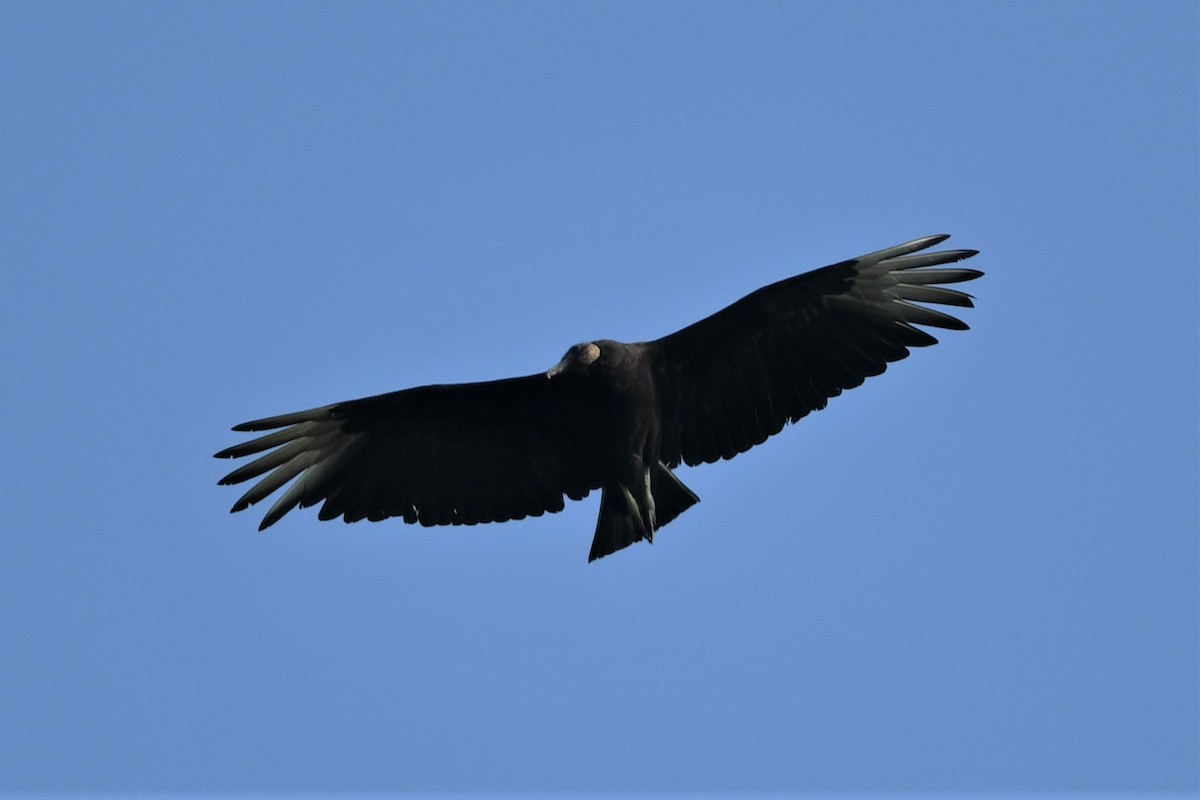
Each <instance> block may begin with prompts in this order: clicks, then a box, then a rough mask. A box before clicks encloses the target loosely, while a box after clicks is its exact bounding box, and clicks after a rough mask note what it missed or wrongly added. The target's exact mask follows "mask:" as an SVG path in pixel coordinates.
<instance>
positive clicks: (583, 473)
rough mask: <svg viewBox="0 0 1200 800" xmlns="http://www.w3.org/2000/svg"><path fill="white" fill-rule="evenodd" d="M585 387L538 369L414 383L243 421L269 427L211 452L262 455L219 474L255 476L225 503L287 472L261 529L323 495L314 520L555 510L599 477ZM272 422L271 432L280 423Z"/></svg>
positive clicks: (243, 502)
mask: <svg viewBox="0 0 1200 800" xmlns="http://www.w3.org/2000/svg"><path fill="white" fill-rule="evenodd" d="M585 391H586V387H584V386H583V385H582V382H579V381H573V380H570V379H560V380H554V381H551V380H549V379H548V378H547V377H546V376H545V375H531V376H528V377H524V378H513V379H510V380H502V381H492V382H488V383H468V384H458V385H447V386H422V387H420V388H416V389H408V390H406V391H401V392H393V393H391V394H384V395H379V396H377V397H368V398H365V399H362V400H352V401H349V402H345V403H335V404H334V405H329V406H324V407H322V408H314V409H312V410H310V411H299V412H296V413H294V414H284V415H282V416H278V417H269V418H267V419H260V420H256V421H254V422H247V423H244V424H242V425H238V426H237V427H235V428H234V430H235V431H255V432H257V431H271V430H273V431H274V432H273V433H268V434H267V435H265V436H261V437H259V438H257V439H252V440H250V441H248V442H244V443H242V444H239V445H235V446H233V447H230V448H228V449H226V450H222V451H221V452H219V453H217V454H216V457H217V458H241V457H243V456H249V455H254V454H256V453H264V451H266V452H265V454H264V455H262V456H259V457H258V458H257V459H255V460H254V461H251V462H250V463H248V464H246V465H245V466H242V467H241V468H239V469H236V470H234V471H233V472H231V473H229V474H228V475H226V476H225V477H224V478H222V479H221V481H220V483H221V484H223V485H224V484H233V483H241V482H243V481H247V480H251V479H255V478H257V479H259V480H258V482H257V483H255V484H254V486H253V487H251V488H250V490H249V491H248V492H246V493H245V494H244V495H242V497H241V499H240V500H238V501H237V503H235V504H234V506H233V509H232V511H241V510H243V509H245V508H248V507H249V506H252V505H254V504H255V503H257V502H259V501H260V500H262V499H264V498H266V497H267V496H268V495H270V494H272V493H274V492H275V491H276V490H278V489H279V488H281V487H282V486H284V484H286V483H287V482H288V481H291V480H292V479H295V482H294V483H292V485H291V486H289V487H288V489H287V490H286V491H285V492H284V493H283V494H282V495H281V496H280V497H279V499H278V500H276V501H275V504H274V505H273V506H271V509H270V510H269V511H268V512H267V514H266V516H265V517H264V518H263V521H262V524H261V525H260V526H259V530H262V529H264V528H266V527H268V526H270V525H272V524H274V523H275V522H276V521H278V520H279V518H280V517H282V516H283V515H284V514H286V513H287V512H288V511H290V510H292V509H293V508H295V507H296V506H300V507H301V508H306V507H308V506H312V505H316V504H317V503H322V502H323V503H324V505H322V506H321V510H320V512H319V513H318V515H317V516H318V517H319V518H320V519H323V520H324V519H333V518H335V517H343V518H344V519H345V520H346V521H347V522H354V521H356V520H360V519H368V520H373V521H374V520H381V519H385V518H387V517H403V518H404V520H405V522H420V523H421V524H422V525H473V524H475V523H479V522H502V521H504V520H510V519H521V518H523V517H526V516H539V515H541V514H543V513H545V512H547V511H561V510H562V509H563V496H564V495H566V496H567V497H569V498H571V499H573V500H578V499H582V498H583V497H585V496H587V494H588V491H589V490H591V489H594V488H598V487H599V481H598V479H597V477H596V475H597V470H596V468H595V466H594V464H593V462H592V460H591V459H590V457H589V456H588V454H587V452H586V451H585V449H584V448H582V447H580V444H579V442H578V439H577V436H576V432H577V431H579V430H585V428H583V427H582V426H581V424H580V423H581V422H582V421H583V419H584V416H585V415H586V411H587V404H586V396H585V394H584V393H585ZM276 429H278V430H276Z"/></svg>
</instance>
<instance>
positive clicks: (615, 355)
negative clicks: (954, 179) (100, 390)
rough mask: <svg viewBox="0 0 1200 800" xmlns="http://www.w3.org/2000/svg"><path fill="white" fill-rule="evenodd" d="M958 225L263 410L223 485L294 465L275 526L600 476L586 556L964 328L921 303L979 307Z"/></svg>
mask: <svg viewBox="0 0 1200 800" xmlns="http://www.w3.org/2000/svg"><path fill="white" fill-rule="evenodd" d="M945 238H947V237H945V236H931V237H926V238H924V239H918V240H915V241H913V242H908V243H906V244H903V245H897V246H896V247H893V248H888V249H887V250H882V251H879V252H877V253H872V254H869V255H866V256H862V257H860V258H857V259H852V260H850V261H845V262H842V263H840V264H834V265H831V266H829V267H824V268H822V269H819V270H815V271H813V272H809V273H806V274H803V275H799V276H797V277H794V278H788V279H786V280H783V281H780V282H778V283H775V284H772V285H770V286H766V287H764V288H762V289H759V290H758V291H756V292H753V293H751V294H750V295H747V296H746V297H744V298H742V299H741V300H739V301H738V302H736V303H734V304H733V305H731V306H729V307H728V308H726V309H724V310H722V311H720V312H718V313H716V314H713V315H712V316H710V317H708V318H706V319H703V320H701V321H700V322H697V323H695V324H694V325H691V326H688V327H687V328H684V329H683V330H681V331H678V332H676V333H674V334H671V335H669V336H666V337H664V338H662V339H658V340H656V341H653V342H638V343H633V344H623V343H621V342H615V341H611V340H600V341H596V342H585V343H583V344H579V345H576V346H574V347H572V348H571V349H570V350H568V351H567V354H566V356H565V357H564V358H563V359H562V361H561V362H559V364H558V365H556V366H555V367H553V368H551V369H550V370H549V371H548V372H545V373H537V374H534V375H529V376H526V377H522V378H510V379H506V380H500V381H490V382H485V383H470V384H456V385H443V386H424V387H418V388H415V389H407V390H404V391H400V392H392V393H390V394H384V395H379V396H376V397H370V398H365V399H362V400H352V401H348V402H344V403H336V404H333V405H329V406H323V407H321V408H316V409H312V410H310V411H301V412H297V413H294V414H286V415H283V416H279V417H271V418H267V419H262V420H257V421H255V422H248V423H245V424H243V425H239V426H237V427H236V428H235V429H234V430H239V431H271V430H273V431H274V432H273V433H268V434H266V435H264V436H261V437H259V438H257V439H252V440H250V441H248V442H245V443H243V444H240V445H235V446H234V447H230V448H228V449H226V450H223V451H221V452H220V453H217V457H219V458H235V457H242V456H248V455H253V454H257V453H265V454H264V455H262V456H260V457H259V458H257V459H255V460H254V461H251V462H250V463H248V464H246V465H245V466H243V467H241V468H240V469H237V470H235V471H233V472H231V473H230V474H229V475H227V476H225V478H223V479H222V480H221V483H222V484H230V483H240V482H242V481H245V480H249V479H252V478H259V477H260V476H265V477H262V478H261V480H259V482H258V483H256V484H255V485H254V486H253V487H252V488H251V489H250V490H249V491H248V492H246V494H245V495H243V496H242V498H241V499H240V500H238V502H237V503H236V504H235V505H234V507H233V510H234V511H240V510H242V509H244V508H246V507H248V506H250V505H253V504H254V503H257V502H258V501H260V500H262V499H264V498H265V497H267V496H268V495H270V494H272V493H273V492H275V491H276V490H278V489H280V488H281V487H282V486H284V485H285V484H286V483H288V482H289V481H291V480H292V479H293V478H295V479H296V480H295V482H294V483H292V485H291V486H289V487H288V489H287V490H286V491H285V492H284V493H283V495H282V496H281V497H280V498H279V499H278V500H277V501H276V502H275V504H274V505H273V506H272V507H271V509H270V510H269V511H268V512H267V514H266V516H265V517H264V519H263V522H262V525H261V526H260V529H262V528H266V527H268V526H269V525H272V524H273V523H274V522H276V521H277V520H278V519H279V518H280V517H282V516H283V515H284V514H286V513H287V512H288V511H290V510H291V509H292V508H294V507H296V506H297V505H299V506H301V507H306V506H310V505H315V504H317V503H322V504H323V505H322V507H321V510H320V512H319V514H318V516H319V518H320V519H332V518H335V517H339V516H340V517H342V518H344V519H345V520H346V521H347V522H353V521H356V520H360V519H368V520H381V519H385V518H388V517H402V518H403V519H404V520H405V521H406V522H419V523H421V524H422V525H447V524H450V525H464V524H465V525H472V524H476V523H481V522H501V521H505V520H510V519H520V518H523V517H525V516H530V515H532V516H537V515H540V514H542V513H545V512H547V511H550V512H554V511H561V510H562V508H563V498H564V497H566V498H570V499H573V500H577V499H581V498H583V497H585V496H586V495H587V494H588V493H589V492H590V491H592V490H594V489H600V490H601V491H602V498H601V504H600V514H599V519H598V521H597V525H596V533H595V537H594V539H593V542H592V549H591V553H590V555H589V560H592V559H596V558H599V557H601V556H604V555H607V554H609V553H612V552H614V551H616V550H619V549H621V548H623V547H626V546H627V545H629V544H632V543H634V542H636V541H640V540H642V539H651V538H652V537H653V535H654V532H655V531H656V530H657V529H658V528H660V527H662V526H663V525H665V524H667V523H668V522H670V521H671V520H673V519H674V518H675V517H676V516H678V515H679V514H680V513H682V512H683V511H685V510H686V509H687V508H689V507H690V506H692V505H693V504H695V503H696V502H697V501H698V499H699V498H697V497H696V495H695V494H693V493H692V492H691V490H689V489H688V488H687V487H686V486H684V485H683V483H682V482H680V481H679V479H678V478H677V477H676V476H675V475H674V473H673V472H672V471H671V470H672V469H673V468H674V467H676V466H678V465H679V464H680V463H686V464H688V465H696V464H700V463H704V462H712V461H716V460H718V459H721V458H732V457H733V456H735V455H737V454H738V453H741V452H744V451H745V450H747V449H749V448H750V447H752V446H754V445H755V444H759V443H761V442H762V441H764V440H765V439H766V438H767V437H768V436H770V435H773V434H774V433H777V432H778V431H779V430H781V429H782V428H783V426H784V425H786V424H787V423H788V422H795V421H797V420H799V419H800V418H801V417H803V416H805V415H806V414H808V413H809V412H811V411H814V410H817V409H820V408H823V407H824V406H825V403H826V401H827V400H828V398H830V397H833V396H836V395H837V394H840V393H841V392H842V391H843V390H844V389H849V388H852V387H854V386H857V385H859V384H860V383H862V381H863V380H864V379H865V378H866V377H868V376H871V375H876V374H879V373H881V372H883V371H884V369H885V368H886V366H887V364H888V363H889V362H892V361H897V360H899V359H901V358H904V357H905V356H907V355H908V348H909V347H921V346H926V345H930V344H934V343H935V342H936V341H937V340H936V339H934V338H933V337H932V336H930V335H929V334H928V333H925V332H924V331H922V330H920V329H918V328H915V327H913V325H914V324H917V325H929V326H934V327H942V328H952V329H960V330H961V329H965V328H966V325H965V324H963V323H962V322H960V321H959V320H957V319H955V318H954V317H951V316H949V315H946V314H943V313H941V312H939V311H934V310H932V309H929V308H926V307H925V306H921V305H917V303H918V302H930V303H943V304H948V305H957V306H964V307H969V306H971V300H970V298H969V296H968V295H966V294H963V293H962V292H958V291H954V290H951V289H946V288H943V287H941V286H938V285H936V284H942V283H954V282H959V281H966V280H972V279H974V278H977V277H979V276H980V275H981V274H982V273H980V272H978V271H976V270H971V269H964V268H958V267H954V268H945V267H942V266H941V265H944V264H949V263H952V262H955V261H959V260H962V259H964V258H969V257H970V256H972V255H975V252H974V251H971V250H952V251H941V252H936V251H935V252H924V253H921V252H918V251H921V250H924V249H925V248H928V247H930V246H932V245H935V244H937V243H938V242H941V241H943V240H944V239H945Z"/></svg>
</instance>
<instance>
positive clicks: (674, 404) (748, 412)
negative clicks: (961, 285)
mask: <svg viewBox="0 0 1200 800" xmlns="http://www.w3.org/2000/svg"><path fill="white" fill-rule="evenodd" d="M947 238H949V237H948V236H927V237H925V238H923V239H917V240H915V241H912V242H907V243H905V244H901V245H897V246H895V247H889V248H888V249H886V250H880V251H879V252H876V253H871V254H869V255H865V256H861V257H859V258H856V259H852V260H850V261H844V262H842V263H840V264H833V265H831V266H828V267H824V268H822V269H818V270H814V271H813V272H809V273H806V274H804V275H799V276H797V277H794V278H788V279H786V280H782V281H780V282H778V283H774V284H771V285H770V286H765V287H763V288H762V289H759V290H758V291H756V292H753V293H752V294H750V295H747V296H746V297H743V298H742V299H741V300H739V301H737V302H736V303H734V304H733V305H731V306H729V307H728V308H725V309H724V310H722V311H719V312H717V313H716V314H713V315H712V316H711V317H708V318H707V319H703V320H701V321H700V322H697V323H695V324H694V325H690V326H688V327H687V328H684V329H683V330H681V331H678V332H676V333H673V334H671V335H669V336H666V337H663V338H662V339H659V340H658V341H656V342H653V343H651V345H652V349H653V350H654V352H655V354H656V367H655V369H656V381H657V391H658V395H659V403H660V407H661V410H662V415H663V427H662V436H663V450H662V453H663V460H664V461H665V462H667V463H668V465H670V466H676V465H678V464H679V463H680V462H681V461H682V462H683V463H686V464H689V465H696V464H700V463H707V462H713V461H716V460H718V459H721V458H733V456H735V455H737V454H738V453H742V452H745V451H746V450H749V449H750V448H751V447H753V446H754V445H756V444H759V443H761V442H763V441H764V440H766V438H767V437H768V436H771V435H773V434H775V433H778V432H779V431H780V430H781V429H782V428H783V426H784V425H785V424H787V423H788V422H795V421H797V420H799V419H800V418H801V417H803V416H805V415H806V414H808V413H809V412H810V411H815V410H817V409H821V408H824V407H825V403H826V402H827V401H828V399H829V398H830V397H835V396H837V395H838V394H841V392H842V391H843V390H845V389H850V388H853V387H855V386H858V385H859V384H860V383H862V382H863V380H864V379H866V378H867V377H869V376H871V375H878V374H879V373H881V372H883V371H884V370H885V369H886V368H887V365H888V363H889V362H892V361H898V360H900V359H902V358H904V357H905V356H907V355H908V352H909V350H908V349H909V348H910V347H925V346H927V345H931V344H936V343H937V339H935V338H933V336H931V335H929V334H928V333H926V332H925V331H923V330H921V329H919V328H916V327H914V326H915V325H926V326H932V327H936V328H950V329H953V330H965V329H966V328H967V326H966V324H964V323H963V322H962V321H960V320H958V319H956V318H954V317H952V316H949V315H948V314H944V313H942V312H940V311H935V310H933V309H931V308H927V307H925V306H922V305H918V303H941V304H944V305H950V306H962V307H971V306H972V303H971V297H970V296H969V295H967V294H964V293H963V292H959V291H955V290H953V289H947V288H944V287H942V286H939V285H938V284H945V283H957V282H959V281H969V280H972V279H974V278H978V277H979V276H980V275H982V274H983V273H982V272H979V271H978V270H973V269H965V268H961V267H946V266H943V265H946V264H952V263H954V262H956V261H961V260H963V259H965V258H970V257H971V256H973V255H975V253H976V251H974V250H944V251H940V252H929V251H926V252H920V251H923V250H925V249H926V248H928V247H932V246H933V245H936V244H938V243H939V242H942V241H944V240H945V239H947Z"/></svg>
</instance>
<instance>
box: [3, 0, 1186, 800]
mask: <svg viewBox="0 0 1200 800" xmlns="http://www.w3.org/2000/svg"><path fill="white" fill-rule="evenodd" d="M1197 42H1198V26H1197V8H1196V5H1195V3H1190V2H1183V3H1166V2H1163V3H1041V2H1039V3H1019V2H1013V3H994V4H988V3H957V2H954V3H904V4H877V3H836V4H835V3H822V4H816V3H753V4H750V3H737V4H727V5H712V4H691V3H688V4H677V3H651V4H597V3H571V4H559V3H553V4H536V3H529V4H508V3H489V4H456V5H452V4H424V3H404V4H399V3H396V4H369V5H368V4H332V3H330V4H308V3H287V4H282V3H279V4H275V3H208V2H203V3H187V2H181V3H154V4H150V3H145V4H125V3H105V4H100V3H77V4H75V3H56V4H49V3H32V2H25V3H5V4H3V5H2V6H0V118H2V119H3V120H4V121H3V123H2V124H0V364H2V366H3V376H4V388H3V390H2V391H0V410H2V412H3V420H4V425H3V430H2V432H0V453H2V455H0V479H2V480H0V485H2V486H3V487H4V499H3V505H4V514H3V518H2V520H0V529H2V531H0V647H2V649H3V654H2V656H0V703H2V708H0V789H8V790H12V791H28V790H38V789H54V790H94V789H110V790H116V791H126V790H166V789H176V790H192V791H208V790H217V789H226V790H238V791H256V790H298V789H304V790H314V791H326V790H381V791H382V790H406V789H411V790H435V789H454V790H472V789H508V790H533V789H546V790H570V789H641V790H649V791H657V790H671V789H696V790H722V789H735V788H737V789H762V790H779V791H825V790H874V789H896V790H912V791H923V790H938V789H947V790H1004V791H1007V790H1012V791H1016V790H1046V791H1061V790H1070V789H1083V790H1101V789H1107V790H1115V791H1135V790H1136V791H1150V790H1174V791H1180V792H1182V791H1188V790H1194V789H1196V787H1197V752H1198V751H1200V736H1198V733H1197V719H1198V717H1200V707H1198V699H1197V691H1198V689H1197V687H1198V670H1197V666H1198V651H1200V646H1198V638H1200V633H1198V631H1200V622H1198V612H1197V605H1198V597H1200V592H1198V545H1197V531H1198V525H1200V512H1198V507H1197V485H1198V421H1197V419H1198V418H1197V397H1198V379H1197V372H1198V365H1200V354H1198V348H1197V282H1198V281H1197V274H1198V254H1197V213H1198V208H1197V205H1198V204H1197V72H1198V70H1197V47H1198V45H1197ZM939 232H947V233H952V234H954V238H953V239H952V240H951V241H950V243H949V246H961V247H971V248H978V249H979V250H981V251H982V252H981V255H980V256H978V257H977V258H976V259H974V260H973V261H972V263H971V266H974V267H979V268H981V269H983V270H985V271H986V272H987V276H986V277H985V278H984V279H982V280H979V281H977V282H975V283H974V284H972V285H971V287H970V290H971V291H972V292H973V293H974V294H975V295H976V296H977V298H978V308H977V309H976V310H973V311H966V312H965V313H964V318H965V319H966V320H967V321H968V322H969V323H970V324H971V326H972V328H973V330H971V331H970V332H967V333H946V334H945V335H943V336H941V338H942V344H940V345H938V346H937V347H934V348H931V349H928V350H923V351H919V352H917V353H915V354H914V355H913V357H912V358H910V359H908V360H907V361H904V362H902V363H900V364H897V365H895V366H894V367H892V368H891V369H889V371H888V373H887V374H886V375H885V376H882V377H880V378H877V379H872V380H870V381H868V383H867V384H866V385H865V386H863V387H861V388H859V389H856V390H854V391H852V392H850V393H848V394H847V395H845V396H843V397H841V398H837V399H835V400H834V401H833V402H832V403H831V404H830V407H829V408H828V409H826V410H825V411H823V412H821V413H819V414H816V415H814V416H812V417H809V418H808V419H806V420H804V421H803V422H802V423H801V424H799V425H798V426H795V427H789V428H788V429H787V430H785V431H784V432H783V433H782V434H781V435H779V436H777V437H775V438H774V439H772V440H771V441H770V442H768V443H767V444H766V445H764V446H762V447H759V448H756V449H755V450H753V451H751V452H750V453H748V454H745V455H743V456H740V457H738V458H737V459H736V460H734V461H731V462H724V463H721V464H718V465H711V466H706V467H702V468H698V469H686V468H685V469H683V470H682V471H681V477H682V478H683V480H684V481H686V482H687V484H688V485H690V486H691V487H692V488H694V489H695V490H696V491H697V492H698V493H699V494H700V496H701V497H702V498H703V502H702V503H701V504H700V505H698V506H696V507H695V508H693V509H691V510H690V511H688V512H687V513H686V514H685V515H683V516H682V517H681V518H680V519H679V520H677V521H676V522H674V523H672V524H671V525H670V526H668V527H667V528H665V529H664V530H663V531H662V533H661V534H660V536H659V537H658V539H657V540H656V542H655V544H654V545H653V546H647V545H639V546H635V547H632V548H629V549H627V550H625V551H622V552H620V553H618V554H617V555H615V556H613V557H610V558H606V559H604V560H603V561H600V562H597V563H595V564H591V565H588V564H587V563H586V555H587V550H588V545H589V542H590V539H591V535H592V528H593V525H594V521H595V516H596V511H597V506H598V503H599V498H598V495H593V496H592V497H590V498H589V499H588V500H586V501H584V502H581V503H576V504H573V505H572V506H571V507H570V508H569V509H568V510H567V511H566V512H564V513H562V514H557V515H551V516H547V517H543V518H541V519H535V520H528V521H524V522H519V523H511V524H504V525H493V526H482V527H475V528H454V529H424V528H419V527H409V526H405V525H403V524H402V523H400V522H398V521H391V522H387V523H382V524H375V525H372V524H366V523H360V524H357V525H354V526H346V525H344V524H342V523H340V522H332V523H318V522H317V520H316V515H315V513H314V511H312V510H310V511H307V512H300V513H293V514H292V515H290V516H289V517H287V518H286V519H285V520H284V521H283V522H281V523H280V524H279V525H277V526H276V527H274V528H272V529H271V530H270V531H269V532H268V533H266V534H259V533H257V532H255V528H256V525H257V523H258V520H259V516H260V512H257V511H255V512H251V513H247V514H240V515H237V516H229V515H228V514H227V513H226V512H227V510H228V508H229V506H230V505H231V504H232V503H233V501H234V500H235V499H236V498H237V496H238V494H239V492H238V491H237V490H234V489H230V488H227V487H226V488H222V487H218V486H217V485H216V481H217V479H218V478H219V477H220V476H221V475H223V474H224V473H225V472H226V471H227V470H228V469H229V466H230V465H229V463H228V462H218V461H215V460H214V459H212V458H211V454H212V453H213V452H215V451H216V450H218V449H220V448H223V447H226V446H228V445H230V444H233V443H234V442H237V441H239V440H240V438H241V437H239V436H238V435H235V434H233V433H231V432H230V431H229V427H230V426H231V425H233V424H235V423H238V422H241V421H243V420H246V419H250V418H254V417H260V416H264V415H269V414H275V413H281V412H286V411H293V410H296V409H300V408H307V407H311V406H315V405H321V404H324V403H327V402H332V401H335V400H343V399H350V398H354V397H360V396H364V395H369V394H374V393H379V392H384V391H389V390H393V389H400V388H405V387H408V386H414V385H419V384H424V383H433V382H438V383H441V382H456V381H467V380H482V379H488V378H500V377H506V376H510V375H519V374H528V373H531V372H535V371H538V370H543V369H546V368H547V367H549V366H550V365H552V364H554V363H555V362H556V361H557V360H558V358H559V357H560V356H561V355H562V352H563V351H564V350H565V349H566V347H567V346H569V345H570V344H572V343H574V342H577V341H581V340H585V339H591V338H601V337H612V338H618V339H624V340H638V339H648V338H655V337H658V336H660V335H663V334H666V333H669V332H671V331H673V330H676V329H678V328H680V327H682V326H683V325H685V324H687V323H689V322H691V321H694V320H696V319H699V318H700V317H702V316H704V315H706V314H708V313H711V312H713V311H715V310H717V309H718V308H721V307H722V306H724V305H726V304H728V303H730V302H732V301H734V300H736V299H737V298H738V297H740V296H742V295H743V294H745V293H747V292H749V291H751V290H753V289H755V288H757V287H759V286H761V285H763V284H766V283H768V282H771V281H774V280H777V279H780V278H783V277H786V276H789V275H793V274H796V273H799V272H802V271H805V270H807V269H810V268H814V267H819V266H822V265H824V264H827V263H830V262H833V261H837V260H841V259H843V258H847V257H851V256H855V255H858V254H861V253H864V252H867V251H870V250H874V249H877V248H880V247H884V246H887V245H891V244H894V243H897V242H900V241H903V240H906V239H910V238H915V237H917V236H921V235H925V234H931V233H939Z"/></svg>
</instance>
